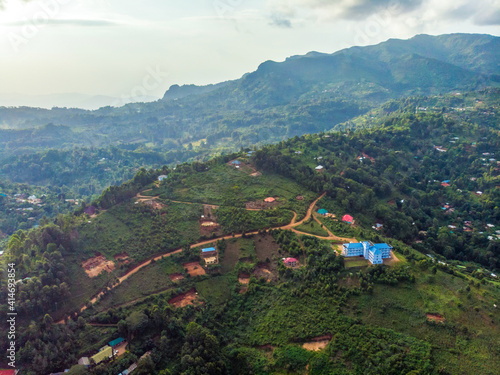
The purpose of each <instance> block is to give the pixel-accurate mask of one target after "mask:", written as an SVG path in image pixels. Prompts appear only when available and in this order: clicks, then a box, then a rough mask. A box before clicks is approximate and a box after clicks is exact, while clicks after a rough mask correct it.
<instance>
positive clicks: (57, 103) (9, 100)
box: [0, 93, 158, 110]
mask: <svg viewBox="0 0 500 375" xmlns="http://www.w3.org/2000/svg"><path fill="white" fill-rule="evenodd" d="M143 99H144V101H146V102H152V101H155V100H158V98H155V97H152V96H151V97H144V98H143ZM128 103H131V101H124V100H123V99H122V98H118V97H113V96H107V95H87V94H77V93H66V94H48V95H22V94H0V105H1V106H3V107H37V108H45V109H51V108H53V107H67V108H81V109H88V110H96V109H99V108H101V107H105V106H118V105H119V106H121V105H124V104H128Z"/></svg>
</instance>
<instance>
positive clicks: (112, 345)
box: [108, 337, 125, 348]
mask: <svg viewBox="0 0 500 375" xmlns="http://www.w3.org/2000/svg"><path fill="white" fill-rule="evenodd" d="M124 341H125V339H124V338H123V337H118V338H117V339H115V340H113V341H110V342H109V343H108V345H109V346H111V347H112V348H114V347H115V346H117V345H120V344H121V343H122V342H124Z"/></svg>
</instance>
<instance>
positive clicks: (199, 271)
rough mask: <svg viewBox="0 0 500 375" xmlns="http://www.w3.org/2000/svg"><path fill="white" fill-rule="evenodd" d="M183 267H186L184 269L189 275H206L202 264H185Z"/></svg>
mask: <svg viewBox="0 0 500 375" xmlns="http://www.w3.org/2000/svg"><path fill="white" fill-rule="evenodd" d="M182 267H184V269H187V271H188V273H189V274H190V275H191V276H200V275H205V274H206V272H205V270H204V269H203V267H202V266H201V265H200V262H191V263H184V264H183V265H182Z"/></svg>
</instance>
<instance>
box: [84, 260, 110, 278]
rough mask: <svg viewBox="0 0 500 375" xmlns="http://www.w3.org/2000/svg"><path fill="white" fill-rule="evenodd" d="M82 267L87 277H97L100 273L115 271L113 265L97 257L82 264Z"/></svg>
mask: <svg viewBox="0 0 500 375" xmlns="http://www.w3.org/2000/svg"><path fill="white" fill-rule="evenodd" d="M82 267H83V269H84V270H85V272H86V273H87V275H88V276H89V277H97V276H98V275H99V274H100V273H101V272H102V271H106V272H112V271H113V270H114V269H115V263H114V262H112V261H111V260H107V259H106V258H105V257H104V256H102V255H98V256H96V257H94V258H90V259H87V260H86V261H84V262H82Z"/></svg>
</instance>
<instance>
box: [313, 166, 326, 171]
mask: <svg viewBox="0 0 500 375" xmlns="http://www.w3.org/2000/svg"><path fill="white" fill-rule="evenodd" d="M314 169H315V170H316V172H323V171H324V170H325V168H324V167H323V166H322V165H318V166H317V167H316V168H314Z"/></svg>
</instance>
